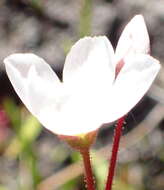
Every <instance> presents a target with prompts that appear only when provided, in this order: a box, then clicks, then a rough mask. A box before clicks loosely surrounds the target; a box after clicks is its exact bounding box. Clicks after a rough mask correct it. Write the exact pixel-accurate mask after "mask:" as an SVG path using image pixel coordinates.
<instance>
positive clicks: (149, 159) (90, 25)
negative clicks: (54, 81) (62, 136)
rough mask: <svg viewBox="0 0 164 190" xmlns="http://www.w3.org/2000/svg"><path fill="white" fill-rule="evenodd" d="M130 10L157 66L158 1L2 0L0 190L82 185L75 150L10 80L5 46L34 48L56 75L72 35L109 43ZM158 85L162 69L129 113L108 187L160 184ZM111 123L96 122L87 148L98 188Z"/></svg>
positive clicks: (65, 189)
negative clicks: (140, 19)
mask: <svg viewBox="0 0 164 190" xmlns="http://www.w3.org/2000/svg"><path fill="white" fill-rule="evenodd" d="M135 14H142V15H143V16H144V18H145V21H146V24H147V27H148V31H149V34H150V40H151V54H152V55H153V56H154V57H156V58H157V59H159V60H160V62H161V64H162V65H163V62H164V2H163V0H138V1H132V0H1V1H0V190H11V189H12V190H29V189H30V190H83V189H85V185H84V179H83V169H82V162H81V158H80V156H79V154H78V153H76V152H75V151H74V150H72V149H71V148H70V147H68V146H67V145H66V144H65V143H64V142H62V141H60V140H59V139H58V138H57V137H56V136H55V135H54V134H52V133H51V132H49V131H47V130H46V129H45V128H42V126H40V124H39V123H38V122H37V120H36V119H35V118H34V117H33V116H31V115H30V114H29V112H28V111H27V110H26V109H25V107H24V106H23V105H22V103H21V101H20V100H19V98H18V97H17V95H16V94H15V92H14V90H13V88H12V87H11V84H10V82H9V80H8V78H7V76H6V74H5V70H4V65H3V59H4V58H5V57H6V56H8V55H9V54H11V53H16V52H33V53H35V54H37V55H39V56H41V57H43V58H44V59H45V60H46V61H47V62H48V63H49V64H50V65H51V66H52V67H53V69H54V70H55V71H56V72H57V74H58V75H59V77H61V73H62V68H63V64H64V60H65V56H66V54H67V52H68V51H69V49H70V47H71V46H72V44H73V43H74V42H76V41H77V40H78V39H79V38H80V37H83V36H87V35H92V36H95V35H106V36H107V37H108V38H109V39H110V41H111V42H112V44H113V46H114V47H115V46H116V44H117V40H118V38H119V36H120V34H121V31H122V30H123V28H124V26H125V25H126V23H128V21H129V20H130V19H131V18H132V17H133V16H134V15H135ZM138 27H139V26H138ZM163 88H164V71H163V69H161V71H160V73H159V75H158V77H157V79H156V81H155V83H154V84H153V85H152V88H151V89H150V90H149V92H148V93H147V94H146V95H145V97H144V98H143V99H142V100H141V101H140V103H139V104H138V105H137V106H136V107H135V108H134V109H133V110H132V111H131V112H130V113H129V115H128V116H127V119H126V124H125V127H124V131H123V133H124V135H123V138H122V142H121V146H120V151H119V160H118V165H117V170H116V177H115V180H114V185H113V190H163V189H164V141H163V135H164V134H163V131H164V119H163V118H164V106H163V105H164V98H163V96H164V89H163ZM114 126H115V125H114V124H113V125H107V126H104V127H102V128H101V129H100V132H99V135H98V138H97V140H96V142H95V144H94V146H93V149H92V153H91V155H92V162H93V169H94V173H95V181H96V186H97V189H98V190H102V189H103V187H104V183H105V179H106V173H107V168H108V159H109V158H110V153H111V143H112V139H113V131H114ZM68 127H69V126H68Z"/></svg>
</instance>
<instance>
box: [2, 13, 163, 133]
mask: <svg viewBox="0 0 164 190" xmlns="http://www.w3.org/2000/svg"><path fill="white" fill-rule="evenodd" d="M148 53H149V37H148V33H147V29H146V26H145V23H144V19H143V17H142V16H140V15H137V16H135V17H134V18H133V19H132V20H131V21H130V22H129V24H128V25H127V26H126V27H125V29H124V31H123V33H122V35H121V37H120V40H119V42H118V45H117V48H116V52H115V53H114V51H113V48H112V46H111V44H110V42H109V40H108V39H107V38H106V37H105V36H99V37H93V38H92V37H85V38H83V39H81V40H79V41H78V42H77V43H76V44H75V45H74V46H73V47H72V49H71V51H70V53H69V54H68V56H67V58H66V61H65V65H64V70H63V80H62V82H61V81H60V80H59V78H58V77H57V75H56V74H55V73H54V72H53V71H52V69H51V68H50V66H49V65H48V64H47V63H46V62H45V61H44V60H43V59H41V58H39V57H38V56H36V55H34V54H13V55H10V56H9V57H7V58H6V59H5V60H4V63H5V66H6V72H7V74H8V77H9V79H10V81H11V83H12V85H13V87H14V89H15V91H16V92H17V94H18V95H19V97H20V98H21V100H22V101H23V102H24V104H25V105H26V107H27V108H28V109H29V111H30V112H31V113H32V114H33V115H34V116H36V117H37V118H38V120H39V121H40V122H41V123H42V124H43V125H44V126H45V127H46V128H48V129H49V130H51V131H53V132H54V133H56V134H60V135H76V134H81V133H87V132H91V131H94V130H96V129H98V128H99V127H100V126H101V125H102V124H103V123H109V122H113V121H115V120H117V119H118V118H120V117H122V116H123V115H125V114H127V113H128V112H129V111H130V110H131V109H132V108H133V107H134V106H135V105H136V104H137V102H138V101H139V100H140V99H141V98H142V97H143V95H144V94H145V93H146V91H147V90H148V89H149V87H150V85H151V84H152V82H153V80H154V79H155V77H156V75H157V73H158V71H159V69H160V65H159V62H158V61H157V60H155V59H154V58H152V57H151V56H150V55H148Z"/></svg>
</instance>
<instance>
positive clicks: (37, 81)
mask: <svg viewBox="0 0 164 190" xmlns="http://www.w3.org/2000/svg"><path fill="white" fill-rule="evenodd" d="M4 63H5V66H6V72H7V74H8V77H9V79H10V81H11V83H12V85H13V87H14V89H15V91H16V92H17V94H18V95H19V97H20V99H21V100H22V101H23V103H24V104H25V105H26V107H27V108H28V109H29V111H30V112H31V113H32V114H34V115H35V116H36V117H38V114H39V112H40V111H41V110H42V109H44V107H45V106H47V105H49V104H52V103H53V104H54V103H55V102H56V101H55V97H56V96H57V94H58V89H59V86H60V85H61V84H60V81H59V79H58V77H57V75H56V74H55V73H54V72H53V71H52V69H51V68H50V66H49V65H48V64H47V63H46V62H45V61H44V60H43V59H41V58H40V57H38V56H36V55H34V54H13V55H10V56H9V57H7V58H6V59H5V60H4ZM38 119H39V118H38Z"/></svg>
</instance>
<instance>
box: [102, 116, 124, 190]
mask: <svg viewBox="0 0 164 190" xmlns="http://www.w3.org/2000/svg"><path fill="white" fill-rule="evenodd" d="M123 124H124V117H122V118H120V119H119V120H118V123H117V126H116V129H115V134H114V141H113V147H112V156H111V160H110V166H109V171H108V177H107V183H106V188H105V190H111V189H112V182H113V177H114V171H115V167H116V160H117V153H118V148H119V142H120V138H121V134H122V127H123Z"/></svg>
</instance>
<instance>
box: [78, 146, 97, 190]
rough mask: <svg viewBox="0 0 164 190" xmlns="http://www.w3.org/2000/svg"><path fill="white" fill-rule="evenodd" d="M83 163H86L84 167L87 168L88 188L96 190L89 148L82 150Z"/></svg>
mask: <svg viewBox="0 0 164 190" xmlns="http://www.w3.org/2000/svg"><path fill="white" fill-rule="evenodd" d="M80 153H81V155H82V158H83V163H84V169H85V179H86V185H87V189H88V190H94V189H95V187H94V179H93V173H92V167H91V162H90V154H89V149H86V150H83V151H80Z"/></svg>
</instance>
